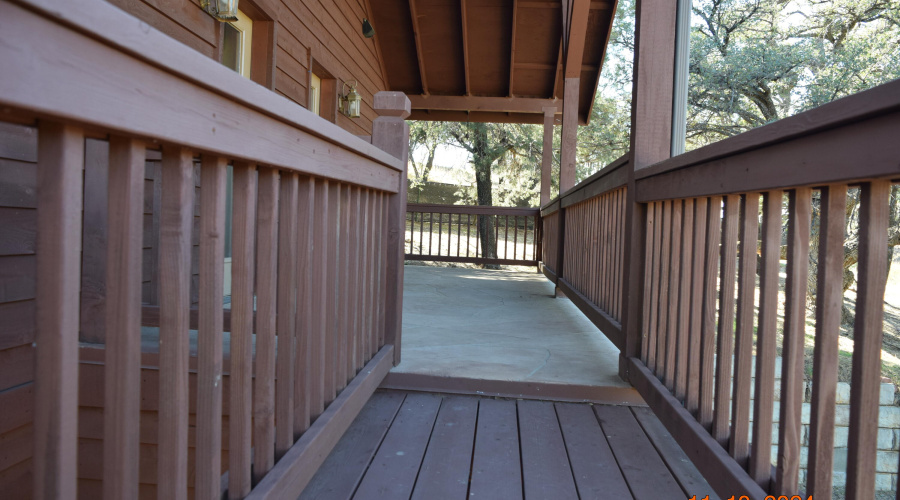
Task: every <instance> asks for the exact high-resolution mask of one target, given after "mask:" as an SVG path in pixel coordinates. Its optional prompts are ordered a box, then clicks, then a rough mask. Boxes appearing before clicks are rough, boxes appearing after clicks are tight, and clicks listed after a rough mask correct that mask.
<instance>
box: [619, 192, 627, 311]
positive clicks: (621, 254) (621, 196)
mask: <svg viewBox="0 0 900 500" xmlns="http://www.w3.org/2000/svg"><path fill="white" fill-rule="evenodd" d="M626 200H627V196H626V188H622V189H620V190H619V230H618V231H617V232H616V234H617V235H619V237H618V249H619V250H618V251H619V260H618V264H617V265H616V269H617V273H618V276H617V280H618V284H617V285H616V290H618V292H617V293H618V297H619V300H618V303H617V305H616V319H618V320H619V321H622V320H623V319H624V312H623V311H622V307H623V304H624V303H625V234H626V233H627V230H626V228H625V221H626V219H625V213H626V209H625V204H626Z"/></svg>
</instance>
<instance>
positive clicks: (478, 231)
mask: <svg viewBox="0 0 900 500" xmlns="http://www.w3.org/2000/svg"><path fill="white" fill-rule="evenodd" d="M483 217H484V216H483V215H478V214H476V215H475V257H476V258H477V257H483V255H481V253H480V250H481V224H482V221H483V220H484V219H483Z"/></svg>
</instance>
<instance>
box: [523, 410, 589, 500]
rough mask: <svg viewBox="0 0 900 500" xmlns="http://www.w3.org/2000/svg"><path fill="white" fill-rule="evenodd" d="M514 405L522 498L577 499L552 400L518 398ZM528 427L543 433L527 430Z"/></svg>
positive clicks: (530, 499) (531, 499)
mask: <svg viewBox="0 0 900 500" xmlns="http://www.w3.org/2000/svg"><path fill="white" fill-rule="evenodd" d="M517 406H518V410H519V429H520V431H521V432H520V433H519V439H520V442H521V449H522V476H523V479H524V481H523V482H524V483H525V498H528V499H529V500H566V499H575V500H577V499H578V493H577V491H576V489H575V479H574V478H573V477H572V468H571V467H570V465H569V460H568V457H567V455H566V445H565V443H563V437H562V432H561V431H560V429H559V421H558V420H557V418H556V410H555V408H554V406H553V403H550V402H547V401H527V400H522V401H519V402H518V404H517ZM530 429H541V430H542V431H543V432H528V431H529V430H530Z"/></svg>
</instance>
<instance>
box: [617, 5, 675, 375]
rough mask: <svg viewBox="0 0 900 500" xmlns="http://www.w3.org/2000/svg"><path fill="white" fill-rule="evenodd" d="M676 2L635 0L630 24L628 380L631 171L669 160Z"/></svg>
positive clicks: (638, 234) (637, 343)
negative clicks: (632, 36) (632, 48)
mask: <svg viewBox="0 0 900 500" xmlns="http://www.w3.org/2000/svg"><path fill="white" fill-rule="evenodd" d="M677 11H678V5H677V2H671V1H668V0H638V2H637V11H636V14H637V17H636V23H635V51H634V86H633V88H632V99H631V161H630V162H629V166H628V189H627V200H626V212H625V230H626V233H625V245H626V246H625V262H624V265H625V279H624V282H623V284H622V286H623V288H622V293H623V295H624V302H623V304H622V306H623V307H622V310H623V312H624V314H623V318H622V331H623V332H624V333H625V350H624V351H623V352H622V353H621V354H620V359H619V376H620V377H622V379H623V380H628V373H627V372H628V367H629V366H630V365H629V363H628V360H627V358H632V357H638V356H640V352H641V335H642V334H643V325H642V314H641V312H642V311H641V308H642V305H643V293H644V290H643V286H644V266H643V264H644V252H645V247H646V234H645V225H646V206H645V205H643V204H641V203H638V202H637V201H636V198H635V175H634V173H635V172H636V171H637V170H640V169H642V168H646V167H648V166H650V165H652V164H654V163H657V162H659V161H662V160H664V159H666V158H669V156H670V155H671V152H672V96H673V91H674V89H673V84H674V70H675V53H674V50H675V49H674V47H675V38H676V37H675V20H676V17H677V16H676V14H677Z"/></svg>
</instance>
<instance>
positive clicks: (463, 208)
mask: <svg viewBox="0 0 900 500" xmlns="http://www.w3.org/2000/svg"><path fill="white" fill-rule="evenodd" d="M406 211H407V212H414V213H436V214H437V213H441V214H478V215H517V216H525V217H529V216H535V215H539V214H540V209H538V208H521V207H495V206H485V205H442V204H439V203H408V204H407V205H406Z"/></svg>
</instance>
